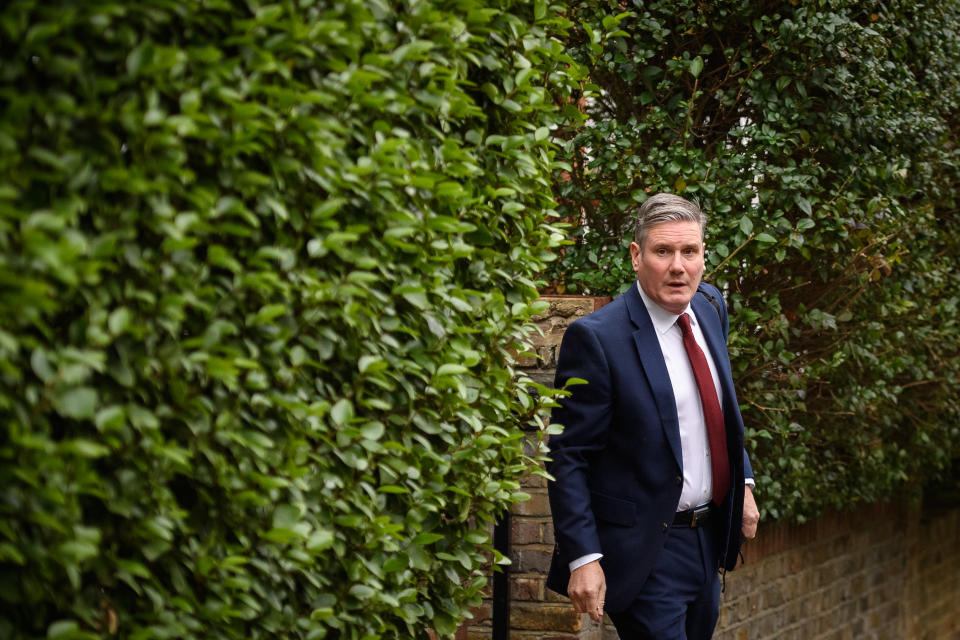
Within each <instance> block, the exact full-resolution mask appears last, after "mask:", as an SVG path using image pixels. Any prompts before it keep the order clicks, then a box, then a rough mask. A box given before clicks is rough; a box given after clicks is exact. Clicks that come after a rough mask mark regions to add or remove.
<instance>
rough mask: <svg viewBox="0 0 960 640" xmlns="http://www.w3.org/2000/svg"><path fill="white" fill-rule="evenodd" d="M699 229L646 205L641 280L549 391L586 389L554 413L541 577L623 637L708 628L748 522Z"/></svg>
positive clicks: (739, 445)
mask: <svg viewBox="0 0 960 640" xmlns="http://www.w3.org/2000/svg"><path fill="white" fill-rule="evenodd" d="M705 226H706V217H705V216H704V214H703V213H702V212H701V211H700V208H699V207H698V206H697V205H695V204H694V203H692V202H689V201H687V200H685V199H684V198H681V197H679V196H676V195H671V194H658V195H655V196H652V197H650V198H649V199H647V200H646V201H645V202H644V203H643V205H642V206H641V207H640V208H639V210H638V215H637V227H636V232H635V235H634V242H632V243H631V244H630V258H631V262H632V265H633V269H634V271H635V272H636V274H637V282H636V283H634V285H633V286H631V287H630V288H629V289H628V290H627V291H626V293H624V294H623V295H621V296H619V297H618V298H616V299H615V300H614V301H613V302H611V303H610V304H608V305H607V306H605V307H603V308H601V309H599V310H598V311H595V312H594V313H592V314H590V315H589V316H586V317H585V318H581V319H580V320H578V321H577V322H574V323H573V324H572V325H570V327H569V328H568V329H567V332H566V334H565V335H564V338H563V343H562V345H561V348H560V356H559V362H558V366H557V376H556V385H557V386H558V387H562V386H564V385H565V384H566V383H567V381H568V380H570V379H572V378H579V379H582V380H585V381H586V382H587V384H575V385H573V386H571V387H570V390H571V395H570V396H568V397H566V398H564V399H562V400H561V402H560V406H558V407H557V408H555V409H554V412H553V416H552V421H553V422H556V423H559V424H562V425H563V426H564V431H563V433H561V434H560V435H557V436H554V437H552V438H551V439H550V449H551V458H552V460H551V462H550V463H549V465H548V471H549V472H550V474H551V475H552V476H553V480H551V482H550V484H549V493H550V506H551V510H552V513H553V521H554V531H555V536H556V541H557V542H556V548H555V550H554V555H553V562H552V565H551V568H550V574H549V576H548V579H547V585H548V586H549V587H550V588H551V589H553V590H555V591H558V592H560V593H562V594H564V595H568V596H569V598H570V601H571V603H572V604H573V607H574V609H575V610H576V611H577V612H578V613H588V614H589V615H590V617H591V618H593V619H594V620H597V621H599V620H600V618H601V616H602V615H603V613H604V611H606V612H607V613H608V614H609V615H610V618H611V620H612V621H613V623H614V625H615V626H616V628H617V631H618V633H619V635H620V638H621V640H634V639H644V638H651V639H654V638H655V639H656V640H681V639H682V640H686V639H689V640H694V639H702V638H710V637H712V635H713V629H714V627H715V626H716V621H717V617H718V614H719V600H720V580H719V572H720V570H729V569H732V568H733V567H734V566H735V565H736V562H737V556H738V555H739V552H740V545H741V543H742V540H743V537H747V538H752V537H754V536H755V535H756V531H757V522H758V520H759V513H758V511H757V507H756V503H755V502H754V499H753V492H752V486H753V471H752V470H751V468H750V462H749V460H748V458H747V455H746V451H745V450H744V446H743V419H742V417H741V416H740V410H739V407H738V405H737V397H736V393H735V392H734V388H733V376H732V373H731V369H730V361H729V357H728V354H727V347H726V338H727V330H728V319H727V311H726V306H725V305H724V303H723V299H722V296H721V294H720V292H719V291H718V290H717V289H716V288H715V287H713V286H711V285H707V284H701V282H700V279H701V277H702V276H703V271H704V250H705V245H704V242H703V233H704V229H705ZM698 289H700V290H701V291H700V292H699V293H698ZM742 536H743V537H742Z"/></svg>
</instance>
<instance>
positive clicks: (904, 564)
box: [468, 297, 960, 640]
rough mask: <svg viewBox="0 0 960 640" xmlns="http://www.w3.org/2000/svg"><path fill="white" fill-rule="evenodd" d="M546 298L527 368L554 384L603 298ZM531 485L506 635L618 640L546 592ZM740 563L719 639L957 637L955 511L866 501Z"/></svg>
mask: <svg viewBox="0 0 960 640" xmlns="http://www.w3.org/2000/svg"><path fill="white" fill-rule="evenodd" d="M547 299H548V300H549V302H550V309H549V310H548V311H547V312H546V313H545V314H544V315H543V316H542V317H541V318H539V319H538V322H539V324H540V327H541V330H542V332H543V338H542V340H541V341H540V343H539V344H538V345H537V347H536V352H537V355H538V357H539V359H534V358H530V359H528V360H527V361H526V362H525V363H524V364H525V365H527V367H528V369H527V370H528V372H529V373H530V374H531V376H533V377H534V378H535V379H537V380H538V381H541V382H544V383H551V382H552V380H553V372H554V369H555V367H556V354H557V351H558V348H559V344H560V340H561V338H562V336H563V331H564V330H565V329H566V327H567V326H568V325H569V324H570V322H572V321H573V320H575V319H576V318H578V317H581V316H583V315H586V314H587V313H590V312H591V311H593V310H594V308H595V307H598V306H601V305H602V304H604V303H605V302H606V301H607V300H608V299H606V300H603V299H601V300H599V301H595V300H594V299H589V298H588V299H583V298H579V299H578V298H572V297H557V298H547ZM525 484H526V491H527V492H528V493H530V494H531V496H532V498H531V499H530V500H529V501H527V502H523V503H520V504H518V505H517V507H516V509H515V511H514V514H513V515H512V517H511V537H512V541H511V552H510V558H511V560H512V563H513V564H512V565H511V566H510V567H509V580H510V590H511V598H512V600H511V607H510V632H509V637H510V638H511V639H516V640H525V639H529V640H533V639H537V640H616V638H617V635H616V632H615V631H614V630H613V627H612V626H611V625H609V624H597V623H594V622H593V621H591V620H590V619H589V617H587V616H586V615H583V616H577V615H574V614H573V610H572V608H571V607H570V605H569V603H568V602H567V600H566V598H562V597H560V596H558V595H556V594H554V593H552V592H550V591H548V590H547V589H546V587H545V586H544V580H545V579H546V572H547V569H548V566H549V561H550V555H551V552H552V549H553V525H552V522H551V520H550V511H549V504H548V502H547V495H546V484H545V482H544V481H543V479H542V478H539V477H531V478H528V479H527V481H526V483H525ZM758 500H762V487H761V488H760V492H758ZM744 559H745V564H743V565H742V566H740V567H739V568H738V569H737V570H736V571H733V572H731V573H729V574H728V576H727V579H726V591H725V592H724V594H723V596H722V597H721V608H720V621H719V623H718V625H717V630H716V634H715V638H716V639H717V640H774V639H776V640H790V639H797V640H801V639H802V640H841V639H848V638H849V639H857V640H859V639H861V638H862V639H865V640H881V639H890V640H894V639H896V640H900V639H911V640H912V639H915V640H944V639H945V640H960V506H958V505H956V504H954V505H952V506H946V507H942V508H936V509H934V508H929V507H928V508H921V507H919V506H916V505H912V506H911V505H910V504H908V503H907V502H895V503H891V504H879V505H864V506H861V507H859V508H857V509H854V510H850V511H847V512H844V513H833V514H828V515H825V516H824V517H822V518H821V519H819V520H817V521H815V522H808V523H806V524H803V525H793V524H784V523H761V526H760V531H759V535H758V537H757V539H756V540H754V541H750V542H748V543H747V544H746V545H745V547H744ZM475 614H476V617H475V619H474V621H473V624H472V626H470V627H469V633H468V637H469V638H470V639H471V640H487V639H489V638H490V637H491V633H492V626H491V619H490V607H489V604H485V605H484V606H483V607H480V608H478V609H477V610H476V612H475Z"/></svg>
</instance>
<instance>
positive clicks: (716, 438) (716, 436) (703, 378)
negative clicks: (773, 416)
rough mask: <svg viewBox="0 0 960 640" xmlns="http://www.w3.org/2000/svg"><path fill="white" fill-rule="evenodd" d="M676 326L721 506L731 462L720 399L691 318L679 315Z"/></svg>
mask: <svg viewBox="0 0 960 640" xmlns="http://www.w3.org/2000/svg"><path fill="white" fill-rule="evenodd" d="M677 324H679V325H680V330H681V331H682V332H683V348H684V349H686V350H687V357H688V358H690V364H691V365H693V377H695V378H696V379H697V389H699V390H700V403H701V404H702V405H703V419H704V421H705V422H706V423H707V440H708V441H709V442H710V467H711V470H712V471H713V502H715V503H716V504H720V503H721V502H723V499H724V498H725V497H726V496H727V492H728V491H729V490H730V460H729V458H728V457H727V437H726V430H725V429H724V424H723V413H722V412H721V411H720V400H719V399H718V398H717V389H716V387H714V386H713V376H711V375H710V365H708V364H707V358H706V356H704V355H703V350H702V349H701V348H700V345H698V344H697V340H696V338H694V337H693V330H691V329H690V316H689V315H687V314H685V313H684V314H681V315H680V318H679V319H678V320H677Z"/></svg>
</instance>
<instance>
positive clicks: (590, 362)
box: [547, 321, 612, 563]
mask: <svg viewBox="0 0 960 640" xmlns="http://www.w3.org/2000/svg"><path fill="white" fill-rule="evenodd" d="M571 378H581V379H583V380H586V381H587V384H576V385H572V386H570V387H569V389H568V390H569V391H570V395H569V396H567V397H566V398H562V399H561V400H560V403H559V406H558V407H555V408H554V410H553V413H552V416H551V422H553V423H556V424H560V425H562V426H563V432H562V433H560V434H558V435H554V436H552V437H551V438H550V442H549V446H550V457H551V460H550V462H549V463H548V464H547V471H548V472H549V473H550V475H551V476H552V477H553V478H552V480H551V481H550V482H549V484H548V485H547V486H548V491H549V496H550V509H551V512H552V514H553V523H554V533H555V536H556V540H557V551H558V553H559V554H560V557H561V559H562V560H563V562H565V563H569V562H570V561H572V560H575V559H577V558H579V557H581V556H585V555H587V554H590V553H602V549H601V548H600V540H599V537H598V535H597V525H596V520H595V519H594V515H593V511H592V509H591V506H590V486H589V463H590V458H591V456H592V455H593V454H595V453H596V452H598V451H600V450H602V449H603V448H604V446H605V444H606V440H607V435H608V432H609V429H610V422H611V415H612V410H611V409H612V407H611V404H612V398H611V380H610V370H609V364H608V359H607V357H606V355H605V353H604V351H603V348H602V346H601V344H600V341H599V340H598V339H597V336H596V335H595V334H594V333H593V331H591V329H590V327H589V326H587V325H586V324H585V323H583V322H580V321H578V322H575V323H573V324H572V325H570V327H569V328H568V329H567V332H566V333H565V334H564V337H563V343H562V345H561V348H560V357H559V361H558V363H557V374H556V381H555V382H556V386H557V388H563V386H564V385H565V384H566V383H567V381H568V380H569V379H571Z"/></svg>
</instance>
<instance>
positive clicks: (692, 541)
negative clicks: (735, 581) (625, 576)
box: [608, 522, 720, 640]
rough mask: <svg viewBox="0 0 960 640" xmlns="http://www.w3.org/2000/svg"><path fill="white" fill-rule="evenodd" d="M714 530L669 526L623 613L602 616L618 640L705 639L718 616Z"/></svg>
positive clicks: (718, 583)
mask: <svg viewBox="0 0 960 640" xmlns="http://www.w3.org/2000/svg"><path fill="white" fill-rule="evenodd" d="M715 528H716V525H715V524H714V523H712V522H711V523H707V526H704V527H698V528H696V529H691V528H690V527H681V526H672V527H670V530H669V531H668V532H667V540H666V543H665V544H664V548H663V552H662V553H661V554H660V557H659V558H658V559H657V562H656V564H655V565H654V567H653V571H651V572H650V577H649V578H647V581H646V582H645V583H644V585H643V590H642V591H641V592H640V593H639V594H638V595H637V598H636V599H635V600H634V601H633V603H632V604H631V605H630V607H629V608H627V609H626V610H624V611H618V612H613V613H612V612H608V615H609V616H610V619H611V620H612V621H613V624H614V626H615V627H616V628H617V633H618V634H619V636H620V640H709V639H710V638H711V637H713V629H714V627H715V626H716V624H717V618H718V617H719V612H720V578H719V571H718V566H719V551H720V550H719V541H718V536H717V535H716V533H715Z"/></svg>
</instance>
